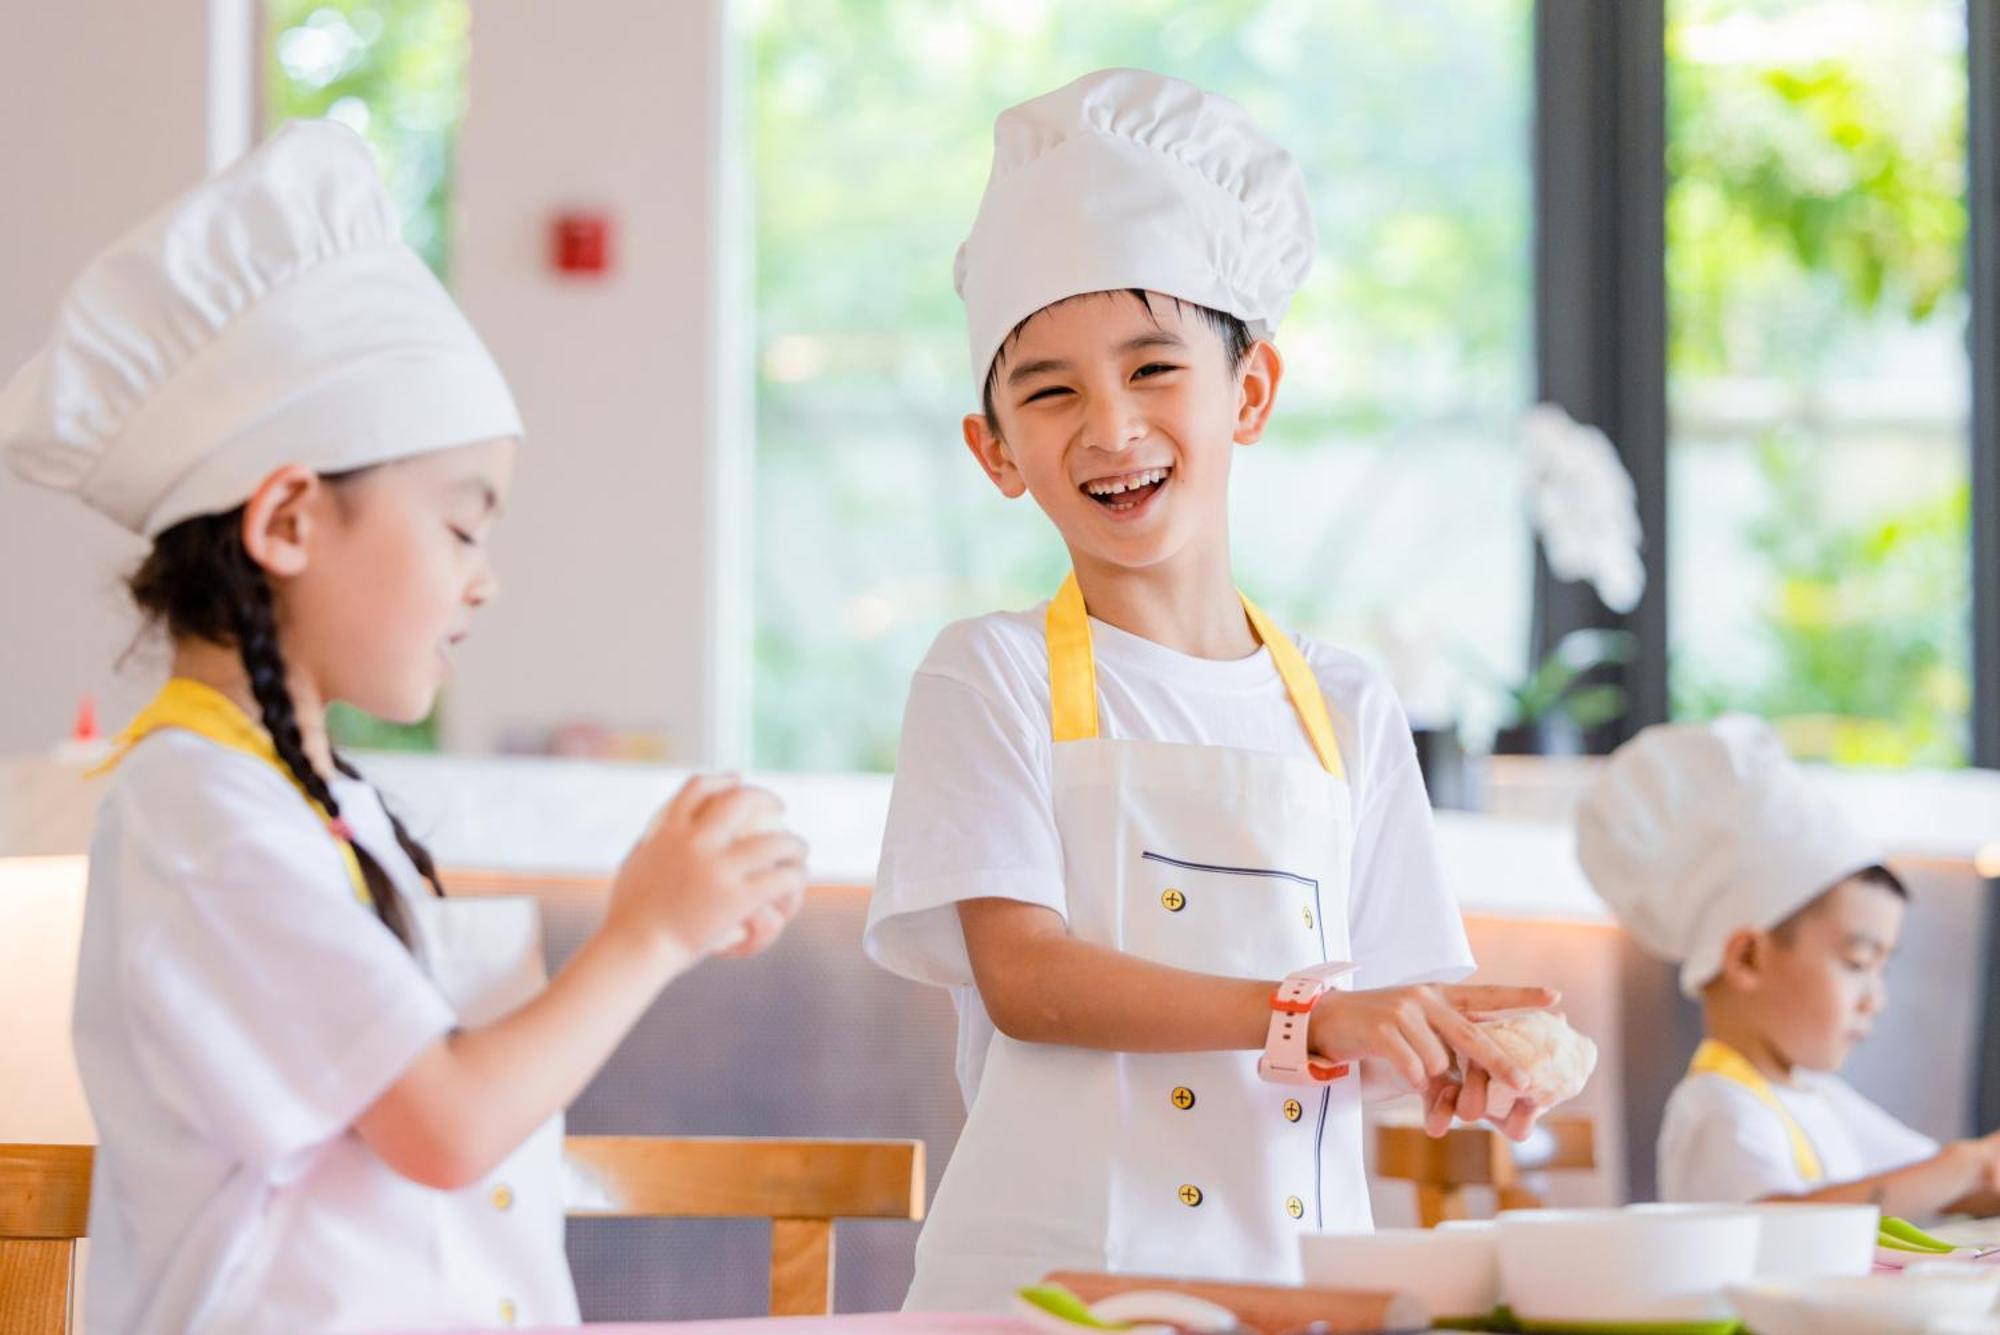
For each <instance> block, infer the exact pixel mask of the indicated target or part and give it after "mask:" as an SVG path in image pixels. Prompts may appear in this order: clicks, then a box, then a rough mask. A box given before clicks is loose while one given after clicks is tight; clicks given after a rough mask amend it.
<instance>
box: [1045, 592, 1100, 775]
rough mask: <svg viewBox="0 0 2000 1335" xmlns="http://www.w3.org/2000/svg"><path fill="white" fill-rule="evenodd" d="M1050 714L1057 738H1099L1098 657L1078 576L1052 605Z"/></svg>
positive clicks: (1068, 739) (1078, 739)
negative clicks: (1077, 579)
mask: <svg viewBox="0 0 2000 1335" xmlns="http://www.w3.org/2000/svg"><path fill="white" fill-rule="evenodd" d="M1048 635H1049V712H1050V714H1051V716H1052V717H1053V718H1054V720H1055V739H1056V740H1057V741H1059V742H1078V741H1083V740H1086V739H1088V738H1091V737H1095V736H1097V656H1096V655H1095V654H1093V653H1092V652H1091V650H1090V614H1089V613H1088V612H1086V611H1084V608H1083V590H1082V589H1079V588H1078V587H1077V586H1076V575H1075V574H1074V573H1071V574H1070V576H1069V577H1068V578H1067V579H1065V580H1063V584H1062V588H1061V589H1059V590H1057V591H1056V596H1055V597H1054V599H1052V600H1051V601H1050V603H1049V632H1048Z"/></svg>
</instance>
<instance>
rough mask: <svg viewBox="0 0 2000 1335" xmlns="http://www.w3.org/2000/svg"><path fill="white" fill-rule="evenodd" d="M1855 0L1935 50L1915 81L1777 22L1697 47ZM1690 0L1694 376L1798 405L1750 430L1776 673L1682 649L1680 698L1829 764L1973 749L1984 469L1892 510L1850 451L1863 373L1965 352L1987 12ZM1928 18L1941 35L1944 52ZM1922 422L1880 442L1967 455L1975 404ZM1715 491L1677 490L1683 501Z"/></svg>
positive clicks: (1753, 533) (1685, 350)
mask: <svg viewBox="0 0 2000 1335" xmlns="http://www.w3.org/2000/svg"><path fill="white" fill-rule="evenodd" d="M1836 8H1840V9H1842V10H1843V13H1844V14H1845V15H1846V16H1847V17H1849V18H1852V17H1854V16H1856V15H1857V14H1859V15H1862V16H1864V17H1865V18H1866V19H1867V20H1868V21H1870V22H1872V23H1875V24H1877V25H1879V28H1878V32H1879V33H1880V34H1881V35H1882V36H1883V37H1884V38H1885V39H1894V40H1893V41H1884V42H1883V43H1881V44H1880V45H1884V46H1887V45H1895V44H1898V43H1901V44H1903V45H1905V46H1907V47H1909V48H1910V49H1914V50H1915V51H1917V52H1918V55H1917V56H1916V58H1915V59H1914V60H1913V61H1906V64H1905V65H1904V67H1903V68H1904V70H1905V71H1906V73H1907V72H1909V71H1911V70H1914V73H1908V77H1905V78H1902V79H1900V80H1899V79H1894V78H1891V77H1886V76H1885V69H1887V68H1889V66H1888V65H1887V64H1886V63H1885V62H1883V61H1881V60H1879V59H1877V54H1878V53H1877V52H1876V51H1875V50H1872V49H1871V47H1874V46H1876V45H1877V44H1876V43H1871V42H1868V41H1866V40H1865V39H1864V40H1853V39H1852V38H1850V39H1848V40H1846V41H1845V42H1844V43H1834V44H1832V45H1835V46H1838V47H1839V49H1837V50H1826V49H1821V50H1819V51H1816V52H1812V53H1810V54H1808V55H1805V56H1801V55H1799V54H1798V53H1797V52H1793V53H1791V54H1789V55H1788V54H1787V53H1786V52H1785V50H1783V49H1782V48H1783V43H1779V42H1772V41H1770V40H1769V38H1768V37H1766V38H1765V39H1764V40H1765V43H1766V44H1767V45H1768V46H1771V47H1775V48H1778V49H1775V50H1771V51H1769V52H1768V53H1760V54H1759V55H1757V56H1754V57H1744V58H1735V59H1716V58H1712V53H1707V54H1705V53H1703V52H1702V51H1700V50H1699V49H1697V47H1698V44H1699V41H1700V40H1702V39H1703V38H1706V39H1708V40H1715V39H1717V38H1718V37H1721V38H1722V39H1724V40H1726V39H1727V34H1728V31H1729V28H1728V25H1729V23H1730V22H1732V21H1736V22H1740V21H1743V20H1745V19H1751V20H1777V21H1780V22H1783V21H1787V20H1789V21H1790V22H1791V23H1792V24H1793V25H1794V27H1793V28H1792V29H1791V31H1792V32H1794V33H1798V32H1803V31H1805V28H1804V25H1805V24H1807V23H1810V22H1813V21H1816V20H1825V19H1829V18H1839V17H1841V16H1840V15H1836V14H1833V13H1832V10H1833V9H1836ZM1816 9H1817V10H1818V12H1817V13H1814V11H1815V10H1816ZM1669 12H1670V15H1671V16H1672V20H1671V21H1670V25H1669V32H1668V48H1669V63H1668V71H1669V109H1670V110H1669V150H1668V153H1669V163H1668V166H1669V172H1670V176H1671V179H1672V181H1673V188H1672V190H1671V193H1670V196H1669V207H1668V250H1667V268H1668V287H1669V292H1670V294H1671V298H1670V300H1671V305H1672V315H1673V319H1672V330H1671V343H1670V376H1671V377H1673V378H1676V379H1688V380H1698V379H1700V378H1702V377H1707V376H1716V377H1735V378H1736V379H1737V380H1738V381H1739V382H1753V383H1761V384H1763V385H1765V386H1767V387H1775V391H1776V392H1777V393H1778V394H1780V395H1782V396H1783V398H1784V401H1785V402H1787V403H1788V404H1790V405H1792V407H1791V410H1790V412H1789V413H1788V414H1787V417H1786V420H1781V421H1775V422H1771V423H1768V424H1766V425H1765V426H1763V427H1762V428H1751V429H1749V439H1748V440H1747V441H1746V445H1747V446H1748V448H1751V449H1753V450H1754V451H1755V463H1756V470H1757V474H1758V476H1759V477H1761V479H1762V485H1763V488H1764V492H1765V498H1766V499H1765V503H1764V508H1763V513H1762V514H1761V515H1760V516H1759V517H1758V518H1757V519H1756V520H1755V521H1754V522H1753V523H1752V524H1751V525H1750V526H1749V529H1748V532H1747V533H1745V534H1744V535H1743V538H1744V545H1745V547H1746V548H1747V549H1748V551H1749V552H1751V553H1754V555H1755V557H1756V558H1757V559H1759V560H1761V561H1762V562H1763V563H1764V565H1765V567H1766V569H1765V571H1764V572H1763V573H1764V574H1765V575H1766V576H1768V585H1767V591H1766V593H1765V596H1764V598H1763V604H1762V606H1761V607H1760V609H1759V617H1758V621H1759V623H1760V624H1759V625H1758V627H1757V629H1756V632H1755V634H1756V637H1757V639H1758V641H1759V642H1758V643H1756V644H1754V645H1752V646H1748V647H1749V648H1751V649H1754V651H1755V652H1756V653H1758V654H1760V655H1761V656H1762V659H1763V661H1764V663H1765V665H1766V666H1765V670H1764V671H1763V672H1762V673H1761V674H1760V676H1759V678H1758V679H1757V680H1754V681H1744V680H1742V679H1737V680H1729V679H1727V676H1726V674H1725V673H1724V672H1722V671H1720V670H1718V668H1719V665H1716V664H1704V663H1693V662H1689V661H1686V659H1685V657H1684V656H1681V655H1678V654H1677V657H1676V661H1675V704H1676V710H1677V712H1678V713H1681V714H1683V715H1686V716H1693V717H1704V716H1709V715H1712V714H1714V713H1717V712H1720V711H1722V710H1725V709H1747V710H1750V711H1752V712H1756V713H1760V714H1763V715H1765V716H1767V717H1770V718H1772V719H1774V720H1776V721H1777V722H1778V724H1779V726H1780V728H1781V730H1783V731H1784V732H1785V734H1786V737H1787V741H1788V743H1789V744H1790V745H1791V746H1792V748H1793V750H1794V751H1795V752H1797V753H1799V754H1801V755H1805V756H1809V757H1812V758H1818V759H1827V760H1832V761H1836V762H1839V763H1854V764H1876V765H1907V764H1925V765H1956V764H1963V763H1965V759H1966V737H1967V721H1968V718H1969V714H1970V708H1971V681H1970V674H1969V663H1970V647H1969V626H1968V624H1967V618H1968V613H1967V608H1968V607H1969V606H1970V587H1969V582H1970V574H1971V572H1970V550H1971V539H1970V492H1969V485H1968V484H1967V482H1966V481H1965V480H1964V477H1965V469H1964V467H1963V464H1962V463H1956V464H1948V465H1946V466H1945V467H1943V468H1941V469H1938V470H1936V471H1938V472H1940V473H1941V474H1943V475H1944V478H1943V480H1941V481H1938V482H1936V484H1935V485H1934V487H1933V489H1932V490H1931V491H1930V492H1929V493H1928V494H1925V495H1922V496H1918V497H1915V498H1914V499H1913V498H1911V497H1908V496H1903V497H1899V498H1898V499H1897V500H1895V501H1894V502H1892V503H1890V504H1888V505H1887V506H1871V505H1869V504H1868V498H1867V497H1865V496H1861V497H1857V496H1855V495H1853V494H1841V489H1840V487H1839V485H1837V484H1836V482H1835V481H1834V480H1833V479H1832V478H1831V477H1830V472H1831V469H1830V466H1829V464H1828V460H1829V458H1830V455H1831V452H1832V450H1833V449H1834V448H1835V446H1836V445H1837V443H1838V437H1839V436H1840V433H1841V431H1842V430H1843V423H1842V422H1841V421H1840V420H1839V418H1840V409H1839V408H1838V407H1837V402H1838V399H1839V390H1840V388H1841V385H1842V382H1843V381H1850V382H1851V381H1855V380H1860V379H1865V378H1868V377H1871V376H1873V377H1880V376H1882V375H1884V374H1885V365H1886V364H1887V362H1888V359H1890V358H1892V357H1895V356H1897V355H1898V354H1899V353H1901V352H1905V351H1907V349H1908V348H1909V347H1910V346H1911V345H1912V343H1913V342H1914V341H1915V340H1919V339H1927V340H1930V344H1929V345H1930V346H1931V347H1933V348H1935V347H1936V346H1938V345H1939V344H1940V343H1944V344H1947V345H1948V346H1947V354H1948V355H1950V356H1954V357H1955V356H1957V355H1959V354H1958V353H1957V351H1956V349H1957V347H1958V346H1962V345H1959V344H1957V343H1956V342H1955V340H1956V339H1957V337H1958V331H1959V330H1961V329H1962V327H1963V323H1964V320H1965V318H1966V306H1965V302H1964V298H1963V287H1964V254H1965V245H1966V227H1967V214H1966V205H1965V194H1964V192H1965V161H1964V159H1965V93H1966V85H1965V64H1964V57H1963V50H1962V36H1961V35H1959V34H1960V32H1962V27H1963V23H1964V15H1963V6H1962V5H1958V4H1955V3H1938V0H1884V2H1882V3H1877V4H1875V5H1872V6H1865V7H1859V8H1857V7H1854V6H1846V7H1830V6H1814V5H1812V4H1799V3H1785V2H1782V0H1764V2H1763V3H1756V2H1754V0H1753V2H1749V3H1746V2H1744V0H1676V3H1674V4H1672V5H1671V6H1670V10H1669ZM1953 25H1957V30H1954V27H1953ZM1915 33H1925V34H1931V35H1932V37H1931V39H1930V41H1929V44H1928V46H1926V44H1925V42H1924V41H1922V40H1918V39H1914V38H1912V36H1911V35H1912V34H1915ZM1954 43H1956V44H1957V45H1956V47H1955V46H1954ZM1826 45H1828V44H1825V43H1822V47H1823V48H1824V47H1825V46H1826ZM1886 374H1888V375H1891V376H1893V375H1894V372H1893V371H1888V372H1886ZM1954 397H1955V396H1954ZM1922 416H1924V417H1925V418H1926V420H1927V421H1928V425H1905V426H1904V427H1902V428H1901V430H1902V432H1903V439H1901V440H1883V441H1880V442H1866V443H1867V444H1871V445H1872V444H1886V445H1889V446H1892V447H1896V448H1901V449H1903V450H1904V452H1905V456H1915V455H1917V454H1923V453H1925V452H1926V451H1927V452H1928V454H1929V455H1930V456H1931V457H1933V458H1937V457H1942V456H1948V455H1951V454H1952V452H1953V451H1963V449H1964V443H1963V442H1964V435H1963V432H1964V427H1963V404H1962V403H1961V402H1956V401H1943V402H1936V403H1932V404H1927V405H1924V406H1923V411H1922ZM1850 430H1851V429H1850ZM1875 430H1876V431H1877V432H1878V433H1879V434H1884V435H1887V434H1889V433H1890V431H1889V429H1886V428H1880V427H1877V428H1875ZM1956 458H1958V459H1960V460H1962V459H1963V458H1964V455H1963V454H1962V453H1961V454H1958V455H1957V456H1956ZM1850 491H1851V487H1850ZM1705 500H1706V498H1704V497H1703V496H1700V495H1685V494H1680V493H1670V495H1669V504H1670V506H1700V505H1702V504H1704V503H1705ZM1730 577H1731V576H1730V574H1729V573H1728V572H1719V573H1711V574H1709V575H1706V576H1703V578H1707V579H1728V578H1730Z"/></svg>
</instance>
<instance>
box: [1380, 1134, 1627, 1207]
mask: <svg viewBox="0 0 2000 1335" xmlns="http://www.w3.org/2000/svg"><path fill="white" fill-rule="evenodd" d="M1596 1140H1597V1137H1596V1128H1595V1126H1594V1125H1593V1124H1592V1122H1591V1120H1590V1119H1589V1118H1588V1117H1551V1118H1549V1119H1548V1120H1547V1121H1545V1122H1543V1123H1542V1124H1541V1125H1539V1126H1537V1127H1536V1128H1535V1132H1534V1134H1533V1135H1531V1136H1529V1137H1528V1139H1527V1140H1526V1141H1524V1142H1522V1143H1521V1144H1519V1145H1516V1144H1515V1143H1514V1142H1513V1141H1511V1140H1509V1139H1507V1137H1505V1136H1503V1135H1501V1134H1500V1133H1499V1132H1498V1131H1496V1130H1494V1129H1493V1128H1492V1127H1483V1126H1461V1127H1453V1128H1452V1129H1451V1130H1449V1131H1447V1132H1445V1134H1444V1135H1443V1136H1442V1137H1440V1138H1438V1139H1436V1140H1433V1139H1432V1138H1431V1137H1429V1136H1427V1135H1425V1134H1424V1129H1423V1127H1422V1126H1413V1125H1406V1124H1403V1123H1395V1122H1385V1123H1382V1124H1380V1125H1378V1126H1377V1127H1376V1128H1375V1175H1376V1176H1377V1177H1382V1178H1388V1179H1390V1180H1392V1181H1400V1182H1412V1183H1415V1184H1416V1188H1417V1221H1418V1222H1419V1223H1420V1224H1422V1225H1423V1226H1424V1227H1425V1228H1434V1227H1436V1226H1437V1225H1438V1224H1439V1223H1440V1222H1442V1221H1444V1220H1446V1219H1466V1218H1470V1217H1471V1209H1470V1207H1469V1205H1468V1203H1467V1192H1468V1190H1469V1189H1470V1188H1473V1187H1488V1188H1491V1189H1492V1191H1493V1193H1494V1196H1495V1198H1496V1199H1497V1201H1498V1208H1500V1209H1502V1210H1538V1209H1540V1208H1541V1207H1542V1206H1543V1205H1544V1204H1546V1201H1545V1200H1544V1198H1543V1195H1542V1191H1543V1189H1544V1188H1543V1175H1544V1174H1546V1173H1551V1172H1557V1173H1561V1172H1576V1171H1580V1170H1584V1169H1590V1168H1595V1167H1596V1166H1597V1145H1596Z"/></svg>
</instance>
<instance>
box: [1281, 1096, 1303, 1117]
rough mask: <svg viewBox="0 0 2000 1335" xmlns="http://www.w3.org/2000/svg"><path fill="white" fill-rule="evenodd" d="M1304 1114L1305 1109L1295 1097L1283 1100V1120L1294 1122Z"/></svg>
mask: <svg viewBox="0 0 2000 1335" xmlns="http://www.w3.org/2000/svg"><path fill="white" fill-rule="evenodd" d="M1305 1115H1306V1110H1305V1108H1304V1107H1302V1106H1301V1105H1300V1103H1299V1101H1298V1100H1297V1099H1286V1100H1285V1120H1286V1121H1287V1122H1296V1121H1298V1120H1299V1119H1300V1118H1301V1117H1304V1116H1305Z"/></svg>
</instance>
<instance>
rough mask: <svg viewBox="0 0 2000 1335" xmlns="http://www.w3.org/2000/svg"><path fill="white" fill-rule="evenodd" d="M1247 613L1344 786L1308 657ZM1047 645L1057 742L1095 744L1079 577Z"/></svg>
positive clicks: (1259, 613) (1065, 589)
mask: <svg viewBox="0 0 2000 1335" xmlns="http://www.w3.org/2000/svg"><path fill="white" fill-rule="evenodd" d="M1239 596H1240V595H1239ZM1243 611H1244V612H1245V614H1247V615H1248V616H1249V618H1250V629H1251V630H1252V631H1253V632H1255V634H1256V636H1257V639H1258V640H1259V642H1261V643H1262V644H1263V645H1264V647H1265V648H1266V649H1269V650H1270V651H1271V661H1272V662H1273V663H1274V664H1276V666H1277V669H1278V677H1279V679H1280V680H1281V681H1283V682H1284V683H1285V694H1286V695H1288V696H1290V697H1291V701H1292V708H1293V709H1295V710H1297V711H1298V715H1299V721H1300V722H1301V723H1303V724H1304V725H1305V729H1306V736H1307V738H1309V739H1310V740H1311V742H1312V748H1313V754H1315V755H1317V756H1318V757H1319V763H1320V764H1321V765H1323V766H1325V767H1326V771H1327V773H1329V774H1331V775H1333V777H1334V778H1336V779H1343V780H1344V779H1345V778H1346V777H1347V767H1346V766H1345V765H1344V764H1343V763H1342V762H1341V758H1340V743H1339V741H1338V740H1337V739H1336V737H1335V735H1334V731H1333V717H1332V715H1331V714H1330V713H1329V712H1328V710H1327V706H1326V696H1325V694H1324V693H1322V692H1321V690H1320V688H1319V680H1318V679H1317V678H1316V677H1314V676H1313V674H1312V669H1311V668H1310V667H1308V666H1306V659H1305V655H1304V654H1302V653H1300V652H1299V647H1298V646H1297V645H1296V644H1293V643H1292V640H1291V637H1290V636H1288V635H1286V634H1285V633H1284V632H1283V631H1281V630H1279V629H1278V628H1277V626H1275V625H1274V624H1272V622H1271V619H1270V618H1269V617H1267V616H1265V615H1264V612H1263V609H1262V608H1260V607H1258V606H1257V605H1256V604H1255V603H1253V602H1251V601H1250V600H1249V599H1248V598H1244V599H1243ZM1048 640H1049V712H1050V715H1051V718H1052V720H1053V724H1054V728H1053V731H1054V735H1055V740H1056V741H1058V742H1076V741H1084V740H1087V739H1089V738H1093V737H1095V736H1097V660H1096V656H1095V655H1094V654H1093V653H1092V652H1091V648H1090V614H1089V612H1088V611H1086V610H1085V609H1084V605H1083V590H1081V589H1080V588H1078V587H1077V583H1076V574H1075V572H1071V574H1070V575H1069V577H1068V578H1067V579H1065V580H1063V584H1062V588H1061V589H1059V590H1057V592H1056V596H1055V597H1054V598H1053V599H1051V600H1050V602H1049V616H1048Z"/></svg>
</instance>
